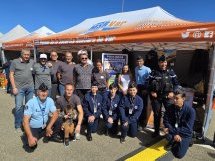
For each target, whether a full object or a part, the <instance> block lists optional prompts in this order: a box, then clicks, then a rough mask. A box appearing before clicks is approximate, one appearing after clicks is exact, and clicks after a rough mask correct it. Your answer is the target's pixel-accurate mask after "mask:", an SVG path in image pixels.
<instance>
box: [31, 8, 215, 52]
mask: <svg viewBox="0 0 215 161" xmlns="http://www.w3.org/2000/svg"><path fill="white" fill-rule="evenodd" d="M214 41H215V23H201V22H191V21H185V20H182V19H179V18H176V17H175V16H173V15H171V14H169V13H168V12H166V11H165V10H163V9H162V8H160V7H153V8H148V9H143V10H137V11H131V12H123V13H116V14H112V15H107V16H102V17H96V18H90V19H86V20H85V21H83V22H82V23H80V24H78V25H76V26H74V27H72V28H69V29H67V30H65V31H62V32H60V33H57V34H54V35H51V36H47V37H44V38H39V39H36V40H35V45H36V46H37V47H38V49H40V50H49V49H53V48H56V49H57V50H61V51H62V50H79V48H83V47H85V48H92V49H93V50H94V51H117V50H118V51H121V50H122V49H124V48H128V49H132V50H135V51H142V50H143V51H144V50H150V49H153V48H157V49H158V50H159V49H160V50H162V49H176V50H194V49H198V48H201V49H206V48H208V47H209V46H211V44H212V43H213V42H214Z"/></svg>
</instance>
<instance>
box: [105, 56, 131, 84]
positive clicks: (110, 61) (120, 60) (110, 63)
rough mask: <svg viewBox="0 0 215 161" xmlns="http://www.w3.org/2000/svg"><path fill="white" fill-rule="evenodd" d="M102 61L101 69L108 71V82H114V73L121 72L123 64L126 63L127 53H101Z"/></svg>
mask: <svg viewBox="0 0 215 161" xmlns="http://www.w3.org/2000/svg"><path fill="white" fill-rule="evenodd" d="M102 62H103V69H104V70H105V71H107V72H108V73H109V76H110V79H109V84H111V83H113V82H114V80H115V78H116V74H117V73H120V72H121V70H122V67H123V66H124V65H125V64H128V55H126V54H113V53H102Z"/></svg>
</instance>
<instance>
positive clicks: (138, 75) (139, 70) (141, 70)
mask: <svg viewBox="0 0 215 161" xmlns="http://www.w3.org/2000/svg"><path fill="white" fill-rule="evenodd" d="M150 73H151V69H150V68H149V67H146V66H144V65H143V66H142V67H136V68H135V79H136V83H137V84H141V85H145V82H146V79H147V78H148V77H149V74H150Z"/></svg>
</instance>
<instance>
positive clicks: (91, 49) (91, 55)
mask: <svg viewBox="0 0 215 161" xmlns="http://www.w3.org/2000/svg"><path fill="white" fill-rule="evenodd" d="M90 59H91V61H92V62H93V48H92V46H90Z"/></svg>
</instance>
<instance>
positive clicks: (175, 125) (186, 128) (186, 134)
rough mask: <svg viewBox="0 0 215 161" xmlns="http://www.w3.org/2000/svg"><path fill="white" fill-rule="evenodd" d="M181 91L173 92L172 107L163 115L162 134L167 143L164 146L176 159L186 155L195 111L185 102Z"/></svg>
mask: <svg viewBox="0 0 215 161" xmlns="http://www.w3.org/2000/svg"><path fill="white" fill-rule="evenodd" d="M185 98H186V95H185V93H184V92H183V91H181V90H178V91H176V92H175V97H174V105H172V106H171V107H170V108H169V110H167V111H165V114H164V126H165V129H164V132H165V133H166V139H167V140H168V141H169V143H168V144H167V145H166V146H165V148H166V149H167V150H169V149H171V150H172V153H173V155H174V156H175V157H177V158H180V159H181V158H182V157H184V155H185V154H186V152H187V150H188V148H189V145H190V143H191V140H192V134H193V125H194V121H195V110H194V109H193V108H192V107H191V106H190V105H189V103H187V102H186V101H185Z"/></svg>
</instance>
